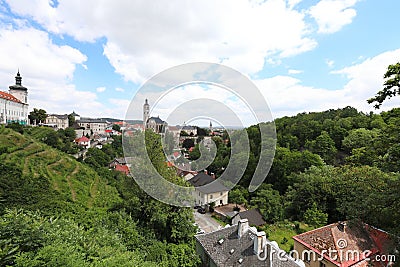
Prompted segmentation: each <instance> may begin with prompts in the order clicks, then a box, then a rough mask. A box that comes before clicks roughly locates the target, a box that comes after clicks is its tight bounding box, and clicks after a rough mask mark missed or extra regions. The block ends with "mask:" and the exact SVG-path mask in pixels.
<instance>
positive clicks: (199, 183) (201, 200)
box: [188, 172, 229, 207]
mask: <svg viewBox="0 0 400 267" xmlns="http://www.w3.org/2000/svg"><path fill="white" fill-rule="evenodd" d="M188 182H189V183H190V184H191V185H193V186H194V187H195V191H194V193H193V194H194V195H193V198H194V199H195V205H200V206H203V205H206V204H210V203H214V205H215V206H216V207H217V206H221V205H226V204H228V192H229V189H228V188H226V187H225V186H224V185H223V184H221V182H219V181H218V179H214V178H213V177H211V176H209V175H208V174H206V173H204V172H201V173H199V174H197V175H196V176H194V177H193V178H192V179H190V180H188Z"/></svg>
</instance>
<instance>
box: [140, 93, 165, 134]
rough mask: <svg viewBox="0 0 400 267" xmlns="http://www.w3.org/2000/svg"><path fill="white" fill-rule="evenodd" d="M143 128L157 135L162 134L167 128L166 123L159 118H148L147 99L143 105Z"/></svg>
mask: <svg viewBox="0 0 400 267" xmlns="http://www.w3.org/2000/svg"><path fill="white" fill-rule="evenodd" d="M143 127H144V129H151V130H153V131H154V132H155V133H158V134H164V133H165V131H166V130H167V128H168V123H167V122H166V121H163V120H162V119H160V117H159V116H157V117H150V104H149V102H148V100H147V99H146V100H145V102H144V104H143Z"/></svg>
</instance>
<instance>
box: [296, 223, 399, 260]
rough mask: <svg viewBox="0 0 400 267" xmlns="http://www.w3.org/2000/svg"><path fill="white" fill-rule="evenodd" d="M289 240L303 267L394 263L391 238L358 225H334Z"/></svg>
mask: <svg viewBox="0 0 400 267" xmlns="http://www.w3.org/2000/svg"><path fill="white" fill-rule="evenodd" d="M293 239H294V249H295V251H297V255H298V257H299V258H300V259H302V260H303V261H304V262H305V266H306V267H336V266H338V267H348V266H357V267H367V266H382V267H383V266H389V265H390V264H391V263H393V262H394V260H395V258H393V257H390V255H392V256H393V255H394V253H393V251H394V250H395V249H394V241H393V239H392V237H390V235H389V234H388V233H386V232H385V231H382V230H380V229H377V228H374V227H372V226H369V225H367V224H365V223H361V222H350V223H348V222H337V223H333V224H330V225H327V226H324V227H321V228H318V229H315V230H312V231H309V232H306V233H303V234H300V235H296V236H294V237H293ZM329 251H330V252H331V253H328V252H329ZM382 256H383V257H382ZM377 259H379V261H377Z"/></svg>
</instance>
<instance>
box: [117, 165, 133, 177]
mask: <svg viewBox="0 0 400 267" xmlns="http://www.w3.org/2000/svg"><path fill="white" fill-rule="evenodd" d="M114 170H116V171H119V172H123V173H125V174H126V175H128V174H129V168H128V166H127V165H120V164H117V165H115V168H114Z"/></svg>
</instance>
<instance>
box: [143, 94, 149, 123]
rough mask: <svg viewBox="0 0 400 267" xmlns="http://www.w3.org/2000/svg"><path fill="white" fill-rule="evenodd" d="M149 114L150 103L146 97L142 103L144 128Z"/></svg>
mask: <svg viewBox="0 0 400 267" xmlns="http://www.w3.org/2000/svg"><path fill="white" fill-rule="evenodd" d="M149 114H150V105H149V103H148V102H147V98H146V100H145V102H144V105H143V127H144V128H145V129H146V124H147V121H148V120H149Z"/></svg>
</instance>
